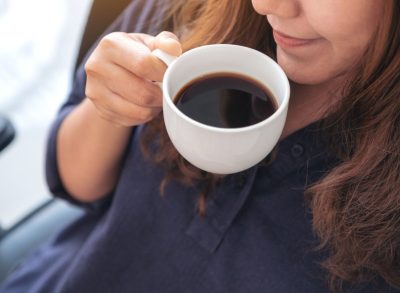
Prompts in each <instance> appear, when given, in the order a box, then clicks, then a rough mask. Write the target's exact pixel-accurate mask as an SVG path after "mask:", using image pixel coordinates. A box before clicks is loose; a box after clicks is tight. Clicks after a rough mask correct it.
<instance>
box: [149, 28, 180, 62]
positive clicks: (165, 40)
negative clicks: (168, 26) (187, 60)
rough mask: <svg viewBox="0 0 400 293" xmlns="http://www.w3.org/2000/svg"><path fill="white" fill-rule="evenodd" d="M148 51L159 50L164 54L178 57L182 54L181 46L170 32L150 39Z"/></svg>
mask: <svg viewBox="0 0 400 293" xmlns="http://www.w3.org/2000/svg"><path fill="white" fill-rule="evenodd" d="M149 47H150V49H151V50H152V51H154V50H155V49H160V50H161V51H164V52H165V53H168V54H170V55H172V56H177V57H178V56H180V55H181V54H182V45H181V43H180V42H179V39H178V37H177V36H176V35H175V34H173V33H171V32H162V33H160V34H158V35H157V36H156V37H155V38H154V39H152V41H151V44H150V46H149Z"/></svg>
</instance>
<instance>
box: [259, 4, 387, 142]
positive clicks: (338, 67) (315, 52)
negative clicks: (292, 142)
mask: <svg viewBox="0 0 400 293" xmlns="http://www.w3.org/2000/svg"><path fill="white" fill-rule="evenodd" d="M385 3H386V4H387V2H386V0H374V1H371V0H351V1H348V0H252V4H253V7H254V9H255V11H256V12H257V13H259V14H261V15H265V16H266V21H268V23H269V24H270V25H271V27H272V28H273V30H274V37H275V40H276V42H277V60H278V63H279V65H281V67H282V68H283V70H284V71H285V72H286V74H287V75H288V77H289V79H290V80H291V81H292V85H291V87H292V96H291V102H290V107H289V113H288V120H287V123H286V127H285V129H284V133H283V137H285V136H287V135H289V134H290V133H292V132H294V131H295V130H297V129H299V128H302V127H304V126H306V125H307V124H309V123H311V122H314V121H316V120H318V119H320V118H321V115H323V113H324V111H325V110H326V109H327V107H329V106H330V105H332V103H334V102H335V101H336V100H337V99H339V98H340V90H341V89H342V88H343V83H344V81H345V80H347V79H349V78H351V76H352V71H353V69H354V66H355V65H356V64H357V63H358V62H359V61H360V60H361V58H362V56H363V54H364V52H365V50H366V48H367V47H368V44H369V42H370V41H371V39H372V38H373V35H374V33H375V32H376V30H377V28H378V23H379V20H380V19H382V17H383V10H384V5H385ZM279 33H280V34H281V35H282V34H283V35H285V36H289V37H292V38H294V40H293V39H291V38H282V37H280V35H279ZM302 42H304V44H303V45H301V43H302ZM293 44H294V45H293ZM296 44H297V46H296ZM299 44H300V45H299Z"/></svg>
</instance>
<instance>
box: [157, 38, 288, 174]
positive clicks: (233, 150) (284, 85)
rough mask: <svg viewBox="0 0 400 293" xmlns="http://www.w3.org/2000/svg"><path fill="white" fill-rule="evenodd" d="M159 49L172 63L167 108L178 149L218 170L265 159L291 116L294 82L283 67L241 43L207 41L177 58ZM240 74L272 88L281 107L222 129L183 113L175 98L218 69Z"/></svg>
mask: <svg viewBox="0 0 400 293" xmlns="http://www.w3.org/2000/svg"><path fill="white" fill-rule="evenodd" d="M153 54H154V55H156V56H157V57H158V58H160V59H161V60H162V61H164V63H166V64H167V65H168V69H167V71H166V73H165V75H164V79H163V84H162V89H163V113H164V121H165V126H166V128H167V132H168V135H169V137H170V139H171V141H172V143H173V144H174V146H175V148H176V149H177V150H178V152H179V153H180V154H181V155H182V156H183V157H184V158H185V159H186V160H188V161H189V162H190V163H192V164H193V165H194V166H196V167H198V168H200V169H202V170H205V171H208V172H211V173H216V174H231V173H236V172H240V171H243V170H245V169H248V168H250V167H252V166H254V165H256V164H257V163H259V162H260V161H261V160H263V159H264V158H265V157H266V156H267V155H268V154H269V153H270V152H271V150H272V149H273V148H274V146H275V145H276V144H277V142H278V140H279V137H280V136H281V134H282V130H283V127H284V125H285V121H286V114H287V109H288V104H289V96H290V86H289V81H288V79H287V77H286V75H285V73H284V72H283V70H282V69H281V67H280V66H279V65H278V64H277V63H276V62H275V61H274V60H273V59H271V58H270V57H268V56H267V55H265V54H262V53H260V52H258V51H256V50H254V49H250V48H247V47H242V46H237V45H227V44H220V45H207V46H201V47H198V48H195V49H192V50H189V51H187V52H185V53H184V54H182V55H181V56H180V57H178V58H175V57H173V56H170V55H168V54H165V53H164V52H162V51H160V50H155V51H153ZM227 72H228V73H237V74H241V75H245V76H247V77H250V78H251V79H254V80H256V81H258V82H259V83H261V84H262V85H264V86H265V87H267V88H268V89H269V90H270V92H271V93H272V94H273V96H274V97H275V99H276V102H277V104H278V109H277V111H276V112H275V113H274V114H273V115H272V116H270V117H269V118H267V119H265V120H263V121H261V122H259V123H257V124H253V125H250V126H247V127H241V128H219V127H213V126H209V125H206V124H202V123H200V122H198V121H196V120H193V119H192V118H190V117H188V116H187V115H185V114H183V113H182V112H181V111H180V110H179V109H178V108H177V107H176V105H175V103H174V98H175V97H176V95H177V94H178V93H179V91H180V90H181V89H182V88H183V87H184V86H185V85H187V84H188V83H190V82H191V81H193V80H195V79H197V78H199V77H203V76H206V75H209V74H214V73H227Z"/></svg>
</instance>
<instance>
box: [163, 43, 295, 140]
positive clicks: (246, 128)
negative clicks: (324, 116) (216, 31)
mask: <svg viewBox="0 0 400 293" xmlns="http://www.w3.org/2000/svg"><path fill="white" fill-rule="evenodd" d="M210 47H213V48H215V47H219V48H230V49H232V48H233V49H239V50H247V51H248V52H251V53H252V54H258V55H259V56H260V57H262V58H265V59H267V60H268V61H269V62H270V61H272V62H270V63H271V64H272V66H273V67H275V69H276V70H277V72H278V74H279V75H280V76H281V77H282V78H283V82H284V85H285V92H284V95H283V101H282V103H281V105H278V109H277V110H276V111H275V112H274V113H273V114H272V115H271V116H269V117H268V118H266V119H264V120H262V121H260V122H258V123H255V124H252V125H249V126H244V127H236V128H222V127H216V126H211V125H207V124H204V123H201V122H199V121H197V120H194V119H193V118H190V117H189V116H187V115H186V114H184V113H183V112H182V111H181V110H179V108H178V107H177V106H176V104H175V103H174V101H173V100H172V98H171V96H170V94H169V92H168V86H167V85H168V81H169V77H170V74H171V71H172V70H173V68H174V65H175V64H176V62H178V61H179V59H180V58H181V57H183V56H187V55H191V54H192V53H193V51H199V50H208V49H209V48H210ZM218 72H222V71H215V72H210V73H207V75H208V74H212V73H218ZM231 72H232V73H239V74H241V73H240V72H234V71H230V73H231ZM252 78H253V77H252ZM259 82H260V81H259ZM260 83H262V82H260ZM162 89H163V99H164V100H165V101H166V103H167V104H168V106H169V107H170V108H171V109H172V110H173V111H174V113H176V114H177V115H178V116H179V117H180V118H182V119H184V120H186V121H187V122H189V123H190V124H193V125H195V126H196V127H199V128H203V129H205V130H209V131H213V132H217V133H240V132H246V131H250V130H253V129H257V128H261V127H263V126H264V125H266V124H269V123H270V122H271V121H273V120H275V119H277V118H278V117H280V116H281V115H282V114H283V113H282V112H284V111H286V109H287V107H288V104H289V99H290V83H289V80H288V78H287V76H286V74H285V72H284V71H283V69H282V68H281V67H280V66H279V64H278V63H277V62H276V61H275V60H273V59H272V58H271V57H269V56H268V55H266V54H264V53H261V52H259V51H257V50H255V49H252V48H249V47H245V46H240V45H233V44H212V45H203V46H200V47H196V48H193V49H190V50H188V51H186V52H184V53H183V54H182V55H181V56H180V57H178V58H177V59H176V60H174V61H173V62H172V63H171V64H170V66H168V68H167V71H166V72H165V76H164V81H163V85H162ZM165 93H166V94H165ZM166 96H167V97H166Z"/></svg>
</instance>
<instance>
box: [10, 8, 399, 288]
mask: <svg viewBox="0 0 400 293" xmlns="http://www.w3.org/2000/svg"><path fill="white" fill-rule="evenodd" d="M156 2H157V1H133V3H132V4H131V6H130V7H129V8H128V9H127V10H126V12H125V13H124V15H123V16H122V17H121V18H120V19H119V20H118V21H117V22H116V23H115V24H114V25H113V27H112V28H110V30H109V32H111V31H126V32H135V33H130V34H126V33H121V32H116V33H111V34H107V35H105V37H104V38H103V39H102V40H101V41H100V42H99V44H98V45H97V46H96V47H95V49H94V50H93V52H91V53H90V55H89V56H88V59H87V62H86V65H85V70H84V69H83V67H81V69H80V70H79V71H78V73H77V79H76V81H75V84H74V87H73V90H72V93H71V95H70V97H69V100H68V102H67V103H66V104H65V105H64V106H63V108H62V110H61V111H60V114H59V117H58V119H57V121H56V122H55V124H54V127H53V129H52V132H51V135H50V140H49V141H50V142H49V149H48V161H47V175H48V181H49V185H50V188H51V190H52V191H53V193H55V194H56V195H57V196H59V197H63V198H66V199H68V200H70V201H73V202H75V203H76V204H80V205H82V206H85V207H87V208H88V213H86V214H85V216H84V217H83V218H82V219H80V220H78V221H77V222H75V223H73V224H72V225H70V226H69V227H67V228H66V229H65V230H64V231H63V232H61V233H60V234H59V235H58V237H57V238H56V239H54V241H53V242H52V243H50V244H49V245H48V246H46V247H44V248H42V250H39V251H38V252H37V253H36V255H34V256H32V257H31V259H29V260H28V261H27V262H26V263H25V265H23V266H21V267H20V268H19V269H18V270H17V271H16V272H15V273H14V274H13V276H12V277H11V278H10V279H9V281H8V282H7V283H6V284H5V286H4V289H3V291H2V292H285V293H286V292H329V291H347V292H377V291H378V290H383V291H384V292H394V291H395V288H396V287H397V288H399V287H400V274H399V261H400V256H399V252H400V228H399V227H400V204H399V190H400V178H399V174H400V152H399V147H398V145H399V142H400V133H399V131H398V127H399V122H400V114H399V113H400V99H399V95H400V77H399V73H400V55H399V45H400V38H399V34H398V30H399V29H400V27H399V11H400V4H399V2H398V1H395V0H391V1H387V0H376V1H367V0H352V1H347V0H336V1H330V0H318V1H317V0H285V1H283V0H253V1H252V3H251V2H250V1H247V0H241V1H235V2H232V1H228V0H209V1H195V0H191V1H183V0H182V1H178V0H176V1H170V3H168V4H165V5H160V4H156ZM161 20H162V21H161ZM162 30H168V31H173V32H174V34H172V33H170V32H163V33H160V34H158V33H159V32H160V31H162ZM139 32H140V33H142V34H139ZM157 34H158V35H157ZM153 35H157V36H156V37H153ZM211 43H236V44H241V45H244V46H249V47H253V48H256V49H258V50H260V51H262V52H264V53H268V54H270V55H271V56H274V57H276V60H277V61H278V63H279V64H280V65H281V66H282V68H283V69H284V70H285V72H286V73H287V75H288V77H289V79H290V80H291V82H292V83H291V87H292V96H291V102H290V107H289V113H288V119H287V123H286V126H285V129H284V132H283V134H282V138H281V140H280V143H279V145H278V146H277V150H276V151H275V153H274V156H271V157H269V158H267V159H266V160H265V161H264V162H262V163H260V164H258V165H257V166H254V167H252V168H250V169H249V170H246V171H244V172H241V173H239V174H233V175H229V176H225V177H220V176H216V175H213V174H207V173H205V172H202V171H201V170H198V169H196V168H194V167H193V166H190V165H189V164H188V163H187V162H186V161H184V160H183V159H182V157H181V156H180V155H179V154H178V153H177V152H176V150H175V149H174V148H173V146H172V145H171V143H170V141H169V139H168V137H167V135H166V132H165V129H164V126H163V123H162V118H161V114H160V111H161V100H162V98H161V91H160V89H159V88H158V87H157V86H156V85H155V84H154V83H153V81H161V80H162V77H163V74H164V72H165V69H166V68H165V65H163V63H162V62H161V61H159V60H158V59H157V58H156V57H154V56H153V55H152V54H151V51H152V50H154V49H156V48H160V49H162V50H164V51H166V52H168V53H170V54H173V55H179V54H181V52H182V51H186V50H188V49H190V48H194V47H197V46H200V45H204V44H211ZM90 211H91V212H90ZM317 248H318V249H317Z"/></svg>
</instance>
